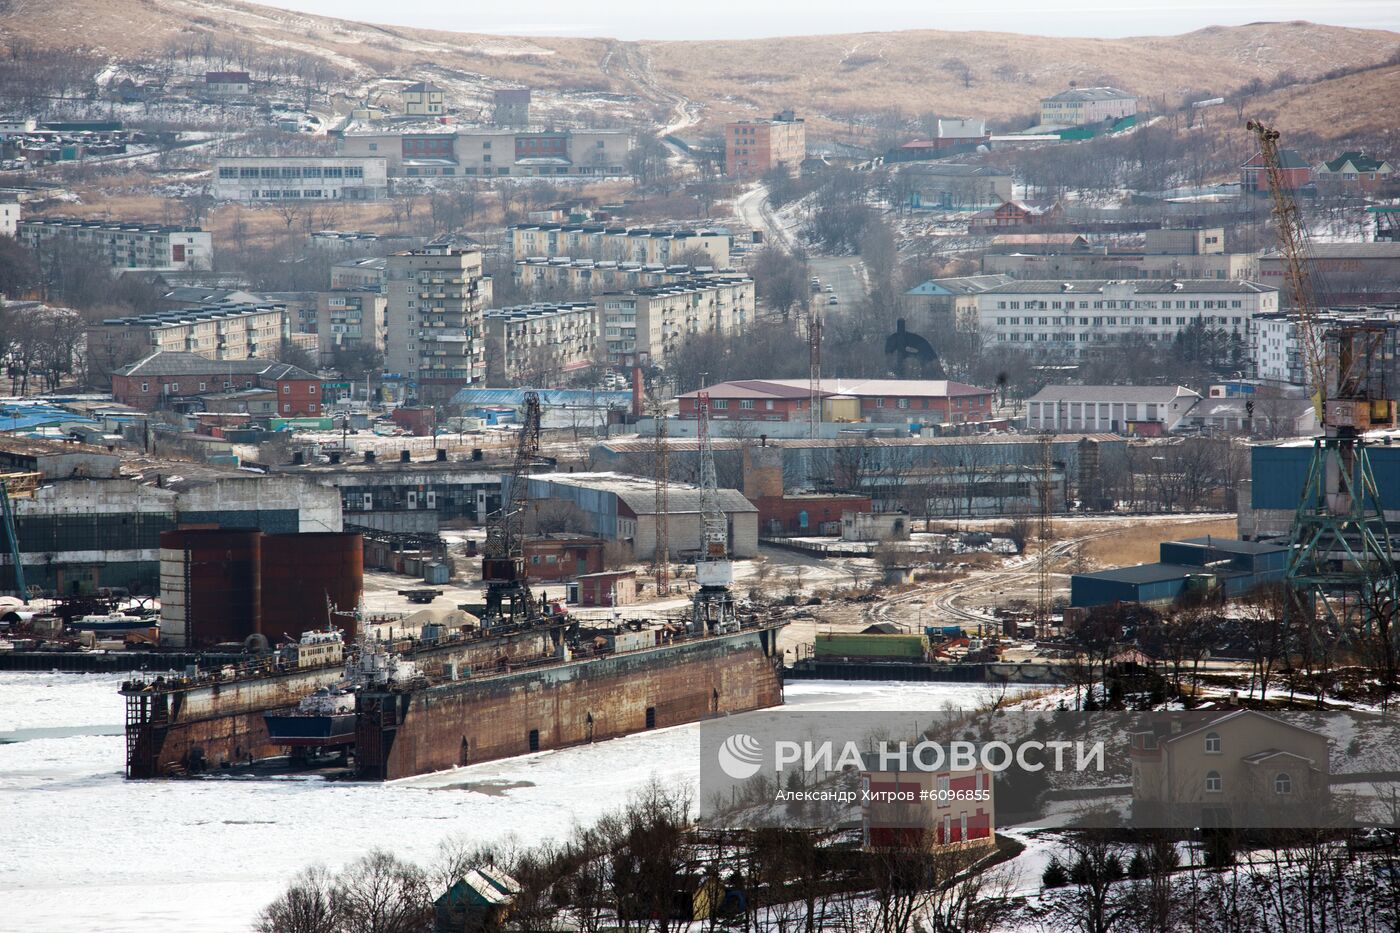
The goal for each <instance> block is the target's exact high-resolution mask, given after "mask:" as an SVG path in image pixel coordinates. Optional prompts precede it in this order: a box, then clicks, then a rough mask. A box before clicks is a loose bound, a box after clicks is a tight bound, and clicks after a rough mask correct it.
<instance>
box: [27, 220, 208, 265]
mask: <svg viewBox="0 0 1400 933" xmlns="http://www.w3.org/2000/svg"><path fill="white" fill-rule="evenodd" d="M16 231H17V232H16V238H17V239H18V240H19V241H20V242H21V243H23V244H24V245H25V246H27V247H29V248H30V249H32V250H34V251H35V252H37V253H39V254H40V257H41V258H42V256H43V253H44V251H45V249H46V248H48V247H50V246H62V245H72V246H76V247H82V248H89V249H94V250H96V251H97V252H99V253H101V254H102V255H103V256H104V257H106V259H107V262H108V264H109V265H111V266H112V267H113V268H116V269H155V270H160V271H175V270H181V269H208V268H210V267H211V266H212V264H213V261H214V241H213V238H212V237H211V236H210V235H209V234H208V233H207V232H205V231H204V230H201V229H200V228H199V227H179V226H169V225H165V224H140V223H117V222H112V221H102V220H76V219H73V218H69V217H36V218H34V219H33V220H20V221H18V222H17V224H16Z"/></svg>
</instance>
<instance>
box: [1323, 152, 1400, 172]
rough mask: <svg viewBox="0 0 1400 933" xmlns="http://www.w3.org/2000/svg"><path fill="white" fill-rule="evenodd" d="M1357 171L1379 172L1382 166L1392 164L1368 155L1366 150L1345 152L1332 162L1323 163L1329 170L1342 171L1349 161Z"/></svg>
mask: <svg viewBox="0 0 1400 933" xmlns="http://www.w3.org/2000/svg"><path fill="white" fill-rule="evenodd" d="M1348 162H1350V163H1351V167H1352V169H1353V170H1354V171H1357V172H1379V171H1380V170H1381V169H1382V168H1384V167H1387V166H1389V165H1390V163H1389V162H1387V161H1385V160H1384V159H1376V158H1372V157H1371V156H1368V155H1366V153H1364V152H1343V153H1342V154H1341V155H1339V156H1337V157H1336V158H1335V159H1332V160H1331V161H1330V162H1324V163H1322V164H1323V166H1325V167H1326V169H1327V171H1329V172H1340V171H1341V170H1342V169H1343V168H1345V167H1346V165H1347V163H1348Z"/></svg>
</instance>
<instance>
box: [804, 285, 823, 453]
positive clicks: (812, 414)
mask: <svg viewBox="0 0 1400 933" xmlns="http://www.w3.org/2000/svg"><path fill="white" fill-rule="evenodd" d="M807 356H808V359H809V363H808V372H807V433H808V436H810V437H813V438H815V437H817V436H818V435H819V434H821V424H822V398H821V396H822V318H821V315H820V314H819V313H818V312H816V311H812V312H811V313H810V314H809V315H808V317H807Z"/></svg>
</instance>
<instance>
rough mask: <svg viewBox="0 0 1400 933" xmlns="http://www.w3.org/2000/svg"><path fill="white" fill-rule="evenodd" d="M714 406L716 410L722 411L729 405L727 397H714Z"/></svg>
mask: <svg viewBox="0 0 1400 933" xmlns="http://www.w3.org/2000/svg"><path fill="white" fill-rule="evenodd" d="M714 407H715V409H716V410H718V411H723V410H724V409H726V408H728V407H729V399H727V398H717V399H715V401H714Z"/></svg>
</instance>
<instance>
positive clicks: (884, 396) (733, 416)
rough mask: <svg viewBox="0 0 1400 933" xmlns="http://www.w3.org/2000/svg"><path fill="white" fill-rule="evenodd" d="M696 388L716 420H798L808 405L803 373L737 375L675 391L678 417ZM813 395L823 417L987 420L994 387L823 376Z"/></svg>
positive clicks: (692, 402) (687, 414)
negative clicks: (788, 375) (779, 376)
mask: <svg viewBox="0 0 1400 933" xmlns="http://www.w3.org/2000/svg"><path fill="white" fill-rule="evenodd" d="M701 392H705V393H708V394H709V396H710V417H711V419H713V420H716V421H724V420H730V421H804V420H806V419H807V413H808V411H809V408H808V400H809V394H810V386H809V384H808V382H807V380H806V379H740V380H736V381H733V382H721V383H718V384H716V385H712V386H709V387H708V388H705V389H701V390H699V391H697V392H687V393H685V394H684V395H680V396H677V402H678V403H679V414H680V417H682V418H694V417H696V407H697V400H698V398H699V396H700V393H701ZM818 395H819V397H820V398H821V402H822V420H823V421H847V422H855V421H882V422H892V421H904V422H918V423H921V424H945V423H961V422H968V421H985V420H987V419H988V418H990V417H991V414H992V403H993V398H994V396H995V395H996V392H995V390H993V389H982V388H978V387H977V386H971V385H966V384H964V383H961V382H952V381H950V380H947V379H823V380H821V383H820V386H819V388H818Z"/></svg>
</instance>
